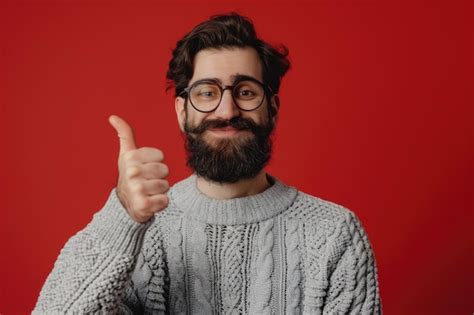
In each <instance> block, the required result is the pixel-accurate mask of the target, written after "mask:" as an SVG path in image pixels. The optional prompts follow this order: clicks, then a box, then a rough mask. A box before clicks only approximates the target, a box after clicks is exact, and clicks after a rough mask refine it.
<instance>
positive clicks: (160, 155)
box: [142, 147, 164, 161]
mask: <svg viewBox="0 0 474 315" xmlns="http://www.w3.org/2000/svg"><path fill="white" fill-rule="evenodd" d="M142 149H143V150H145V151H147V152H149V153H151V154H153V155H156V159H157V160H159V161H162V160H163V159H164V154H163V151H161V150H160V149H157V148H152V147H143V148H142Z"/></svg>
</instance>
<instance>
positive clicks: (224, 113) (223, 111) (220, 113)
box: [214, 89, 241, 120]
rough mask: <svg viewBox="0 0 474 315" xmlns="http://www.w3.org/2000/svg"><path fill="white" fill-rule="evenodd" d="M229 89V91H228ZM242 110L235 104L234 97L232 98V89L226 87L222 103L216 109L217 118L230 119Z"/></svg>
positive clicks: (238, 114)
mask: <svg viewBox="0 0 474 315" xmlns="http://www.w3.org/2000/svg"><path fill="white" fill-rule="evenodd" d="M226 91H229V93H226ZM240 114H241V113H240V110H239V108H238V107H237V104H235V102H234V99H233V98H232V89H225V90H224V91H223V92H222V99H221V103H220V104H219V106H218V107H217V109H216V110H215V111H214V115H215V116H216V117H217V118H221V119H224V120H230V119H232V118H234V117H236V116H240Z"/></svg>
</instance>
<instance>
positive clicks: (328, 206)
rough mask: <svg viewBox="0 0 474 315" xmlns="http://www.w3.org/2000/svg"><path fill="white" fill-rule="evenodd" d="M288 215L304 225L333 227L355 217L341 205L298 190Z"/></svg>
mask: <svg viewBox="0 0 474 315" xmlns="http://www.w3.org/2000/svg"><path fill="white" fill-rule="evenodd" d="M288 215H289V216H290V217H292V218H294V219H297V220H302V221H304V222H305V223H306V224H318V223H319V224H321V223H325V224H329V225H333V226H336V225H341V224H344V223H346V222H348V220H351V218H352V217H356V215H355V213H354V211H352V210H351V209H349V208H347V207H346V206H344V205H342V204H339V203H336V202H334V201H330V200H326V199H323V198H321V197H317V196H313V195H310V194H308V193H306V192H303V191H301V190H298V193H297V195H296V198H295V201H294V202H293V204H292V205H291V207H290V209H288Z"/></svg>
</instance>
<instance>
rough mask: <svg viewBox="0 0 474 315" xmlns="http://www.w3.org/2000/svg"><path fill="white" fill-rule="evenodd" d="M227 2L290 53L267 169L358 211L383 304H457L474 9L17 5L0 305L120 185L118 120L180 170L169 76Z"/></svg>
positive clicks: (1, 74) (461, 297) (18, 293)
mask: <svg viewBox="0 0 474 315" xmlns="http://www.w3.org/2000/svg"><path fill="white" fill-rule="evenodd" d="M230 10H237V11H238V12H240V13H242V14H245V15H248V16H249V17H250V18H251V19H253V20H254V22H255V26H256V28H257V31H258V32H259V33H260V35H261V36H262V37H263V38H265V39H267V40H268V41H270V42H271V43H280V42H281V43H284V44H286V45H287V46H288V47H289V48H290V55H291V60H292V62H293V68H292V69H291V70H290V72H289V73H288V75H287V77H285V78H284V80H283V85H282V92H281V100H282V107H281V112H280V120H279V125H278V127H277V134H276V141H275V150H274V158H273V160H272V162H271V165H270V167H269V170H270V172H271V173H272V174H274V175H276V176H277V177H279V178H280V179H282V180H283V181H285V182H286V183H288V184H290V185H293V186H297V187H298V188H299V189H300V190H303V191H305V192H308V193H311V194H313V195H316V196H319V197H321V198H324V199H329V200H331V201H334V202H336V203H339V204H342V205H344V206H346V207H348V208H350V209H352V210H353V211H355V212H356V213H357V215H358V216H359V217H360V218H361V220H362V222H363V225H364V227H365V229H366V230H367V232H368V234H369V238H370V240H371V243H372V245H373V248H374V251H375V254H376V259H377V264H378V268H379V278H380V289H381V295H382V304H383V307H384V311H385V313H386V314H471V313H472V312H473V311H474V302H473V291H472V283H473V280H474V279H473V272H472V269H473V268H472V266H473V265H474V264H473V263H474V262H473V255H472V244H473V234H472V227H473V222H474V221H473V184H474V183H473V162H474V158H473V147H472V144H473V129H472V123H473V117H474V116H473V107H472V105H473V98H472V83H473V82H472V73H473V72H472V70H473V59H472V39H473V36H472V13H473V8H472V2H471V1H466V2H456V1H424V2H422V1H406V2H400V1H393V2H388V1H385V2H380V1H335V0H327V1H315V2H309V1H295V0H292V1H277V2H272V3H271V4H270V3H269V4H263V3H260V4H255V3H254V2H250V1H243V2H242V1H241V2H228V3H222V2H218V1H196V2H190V1H187V2H184V1H178V2H172V1H168V2H162V3H158V2H152V1H149V2H140V4H138V3H137V2H131V1H130V2H121V3H118V2H116V1H101V2H97V1H82V2H80V1H73V0H71V1H21V2H11V1H10V2H2V4H1V5H0V36H1V37H0V40H1V42H0V43H1V46H0V47H1V51H0V52H1V59H0V80H1V81H0V82H1V84H0V105H1V109H0V110H1V112H0V117H1V121H0V128H1V129H0V132H1V150H2V151H1V152H2V153H1V157H0V158H1V161H0V165H1V181H0V185H1V196H0V197H1V200H2V210H1V217H0V220H1V221H0V224H1V225H0V240H1V241H0V246H1V248H0V264H1V265H0V266H1V268H0V286H1V288H0V289H1V291H0V313H1V314H2V315H5V314H22V313H27V312H30V311H31V309H32V308H33V306H34V304H35V302H36V299H37V296H38V293H39V290H40V288H41V286H42V284H43V282H44V281H45V279H46V276H47V275H48V273H49V272H50V270H51V268H52V266H53V263H54V261H55V259H56V257H57V255H58V253H59V250H60V249H61V248H62V246H63V245H64V243H65V241H66V240H67V239H68V238H69V237H70V236H71V235H73V234H74V233H76V232H77V231H79V230H80V229H82V228H83V227H84V226H85V225H86V224H87V223H88V222H89V221H90V220H91V218H92V215H93V214H94V213H95V212H96V211H97V210H99V209H100V208H101V207H102V205H103V204H104V202H105V200H106V198H107V196H108V194H109V192H110V190H111V189H112V188H113V187H114V186H115V182H116V177H117V164H116V162H117V156H118V139H117V137H116V133H115V131H114V130H113V129H112V127H111V126H110V125H109V124H108V122H107V117H108V116H109V115H110V114H112V113H114V114H118V115H120V116H122V117H123V118H125V119H126V120H127V121H128V122H129V123H130V124H131V125H132V126H133V127H134V129H135V135H136V139H137V143H138V145H139V146H155V147H159V148H160V149H162V150H163V151H164V152H165V154H166V161H167V163H168V166H169V168H170V171H171V174H170V177H169V180H170V182H171V183H175V182H176V181H178V180H180V179H182V178H183V177H184V176H186V175H187V174H189V170H188V169H187V168H186V167H185V160H184V149H183V144H182V139H181V137H180V134H179V129H178V125H177V122H176V118H175V113H174V107H173V95H172V93H169V94H166V93H165V91H164V89H165V72H166V69H167V64H168V61H169V59H170V53H171V49H172V48H173V47H174V45H175V43H176V41H177V40H178V39H179V38H180V37H181V36H182V35H184V33H185V32H187V31H189V30H190V29H191V28H192V27H193V26H194V25H195V24H197V23H198V22H201V21H202V20H203V19H206V18H208V17H209V16H210V15H211V14H215V13H221V12H227V11H230Z"/></svg>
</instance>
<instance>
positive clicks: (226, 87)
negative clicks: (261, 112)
mask: <svg viewBox="0 0 474 315" xmlns="http://www.w3.org/2000/svg"><path fill="white" fill-rule="evenodd" d="M244 81H252V82H255V83H257V84H259V85H260V86H261V87H262V88H263V97H262V101H261V102H260V104H258V105H257V106H256V107H255V108H253V109H244V108H241V107H240V106H239V103H238V102H237V101H236V100H235V97H234V88H235V87H236V86H237V85H238V84H239V83H241V82H244ZM206 82H208V83H214V84H215V85H217V86H218V87H219V89H220V92H221V97H220V99H219V102H218V103H217V105H216V107H214V108H213V109H210V110H201V109H199V108H197V107H196V106H195V105H194V104H193V101H192V100H191V97H190V93H189V91H191V89H192V88H193V87H195V86H196V85H198V84H200V83H206ZM225 90H230V91H231V93H230V94H231V96H232V100H233V101H234V104H235V105H236V106H237V107H238V108H239V109H240V110H242V111H245V112H251V111H254V110H256V109H257V108H259V107H260V106H262V104H263V101H264V100H265V98H267V97H268V96H270V95H272V94H273V92H272V89H271V88H270V87H269V86H268V85H266V84H264V83H262V82H260V81H259V80H257V79H254V78H244V79H240V80H237V81H235V82H234V83H233V84H232V85H224V86H222V85H221V84H220V83H219V82H218V81H217V80H214V79H202V80H198V81H196V82H194V83H193V84H191V85H190V86H188V87H186V88H184V89H183V91H181V93H179V94H178V96H181V97H183V94H186V99H187V100H188V99H189V102H190V103H191V106H192V107H193V108H194V109H195V110H197V111H198V112H201V113H210V112H213V111H215V110H216V109H217V108H218V107H219V105H221V102H222V97H223V96H224V92H225Z"/></svg>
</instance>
